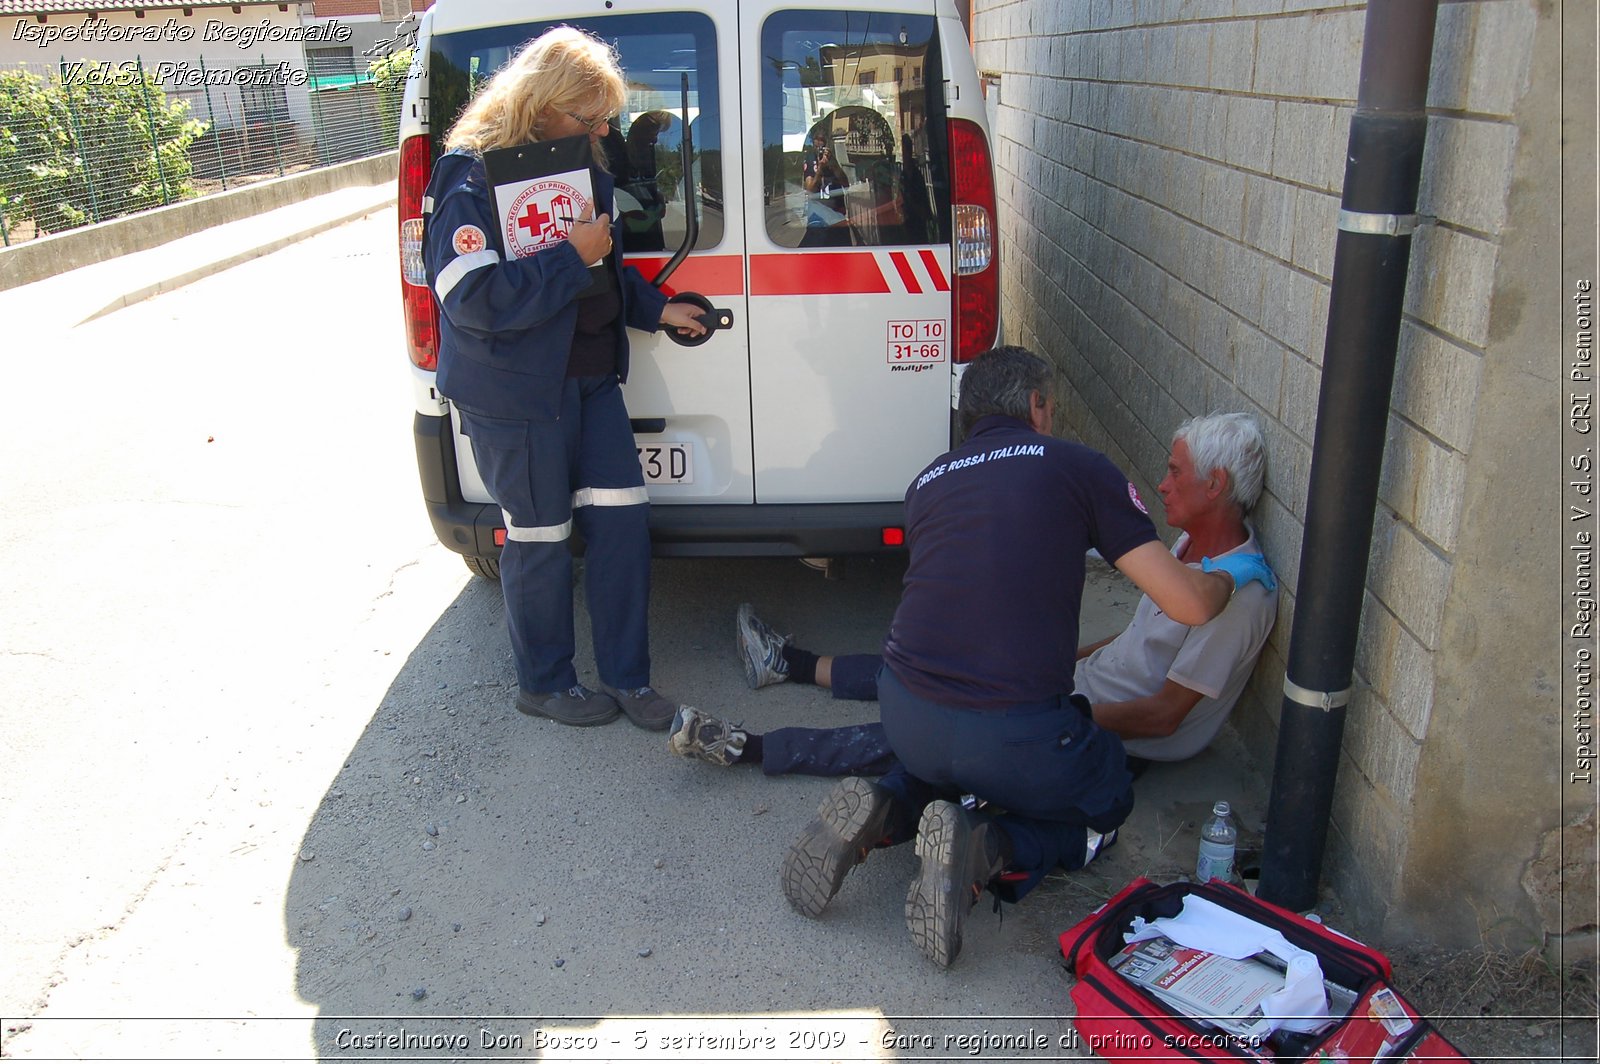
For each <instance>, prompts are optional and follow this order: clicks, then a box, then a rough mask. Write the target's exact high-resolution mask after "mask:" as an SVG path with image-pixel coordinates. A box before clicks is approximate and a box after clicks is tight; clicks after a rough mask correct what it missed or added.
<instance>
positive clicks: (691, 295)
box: [666, 292, 733, 347]
mask: <svg viewBox="0 0 1600 1064" xmlns="http://www.w3.org/2000/svg"><path fill="white" fill-rule="evenodd" d="M667 302H668V303H688V304H689V305H690V306H692V307H694V308H695V309H696V310H698V311H699V312H700V315H699V317H700V324H702V325H704V326H705V327H706V331H705V332H703V333H701V334H700V335H699V336H687V335H685V334H683V333H681V332H679V331H678V330H677V329H668V330H667V331H666V332H667V335H668V336H669V337H671V338H672V342H673V343H675V344H681V345H682V346H684V347H699V346H700V345H701V344H703V343H705V342H706V341H707V340H709V339H711V334H712V333H714V332H716V331H717V330H718V329H731V328H733V311H731V310H723V309H722V308H720V307H714V306H712V305H711V300H709V299H707V298H706V297H705V296H703V295H701V294H700V293H699V292H679V293H678V294H677V295H675V296H673V297H672V298H671V299H669V300H667Z"/></svg>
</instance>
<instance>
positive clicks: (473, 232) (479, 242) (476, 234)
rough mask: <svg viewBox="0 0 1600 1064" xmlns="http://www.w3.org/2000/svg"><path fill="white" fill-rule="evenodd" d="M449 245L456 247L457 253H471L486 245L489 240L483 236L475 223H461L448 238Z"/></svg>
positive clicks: (480, 249)
mask: <svg viewBox="0 0 1600 1064" xmlns="http://www.w3.org/2000/svg"><path fill="white" fill-rule="evenodd" d="M450 246H451V247H453V248H455V249H456V254H457V255H471V254H472V253H473V252H475V251H482V250H483V249H484V248H486V247H488V246H489V242H488V240H487V239H486V238H485V237H484V235H483V230H482V229H479V228H478V227H477V226H475V225H463V226H462V227H461V228H459V229H457V230H456V231H455V235H454V236H452V237H451V238H450Z"/></svg>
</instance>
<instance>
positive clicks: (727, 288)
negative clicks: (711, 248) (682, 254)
mask: <svg viewBox="0 0 1600 1064" xmlns="http://www.w3.org/2000/svg"><path fill="white" fill-rule="evenodd" d="M624 261H626V262H627V264H628V265H629V266H633V267H635V268H637V269H638V271H639V272H640V273H642V274H644V275H645V276H646V277H654V276H655V275H656V274H657V273H659V272H660V270H661V267H663V266H665V265H666V264H667V260H666V258H664V257H662V256H658V255H629V256H627V257H626V259H625V260H624ZM661 290H662V291H663V292H665V293H667V295H669V296H673V295H677V294H678V293H679V292H699V293H700V294H701V295H703V296H740V295H744V259H743V258H742V257H740V256H738V255H693V256H690V257H689V258H687V259H684V260H683V261H682V262H681V263H679V264H678V268H677V269H676V270H674V271H672V278H671V280H670V281H669V282H668V283H667V284H666V285H664V286H662V289H661Z"/></svg>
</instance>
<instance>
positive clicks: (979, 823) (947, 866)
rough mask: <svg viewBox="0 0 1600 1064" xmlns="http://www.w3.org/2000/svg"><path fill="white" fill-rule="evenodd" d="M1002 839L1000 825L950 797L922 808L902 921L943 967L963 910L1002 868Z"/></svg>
mask: <svg viewBox="0 0 1600 1064" xmlns="http://www.w3.org/2000/svg"><path fill="white" fill-rule="evenodd" d="M1004 839H1005V836H1004V834H1003V832H1002V831H1001V829H1000V828H999V827H998V826H996V825H995V824H993V823H991V822H990V821H989V820H987V819H985V818H983V817H981V816H978V815H976V814H973V813H969V812H967V810H965V809H963V808H961V806H959V805H957V804H955V803H954V802H932V803H930V804H929V805H928V806H927V808H925V809H923V810H922V820H921V822H920V823H919V824H918V825H917V858H918V860H920V861H921V862H922V863H921V866H920V867H919V868H918V869H917V875H916V878H915V879H913V880H912V881H911V889H910V890H909V891H907V892H906V927H907V929H909V930H910V932H911V941H913V942H915V943H916V944H917V948H918V949H920V950H921V951H922V952H923V954H924V955H925V956H926V957H927V958H928V959H929V960H931V961H933V962H934V963H935V964H937V965H939V967H941V968H948V967H950V965H951V964H952V963H954V962H955V959H956V956H957V955H958V954H959V953H960V952H961V931H962V928H963V926H964V925H965V924H966V922H967V913H968V912H969V911H970V910H971V909H972V907H973V905H975V904H976V903H977V901H978V898H979V896H980V895H982V894H983V891H984V888H985V887H987V886H988V885H989V883H990V882H991V881H992V880H993V879H994V878H995V877H996V876H998V875H999V874H1000V873H1001V872H1002V871H1003V870H1004V869H1005V864H1006V862H1005V858H1004V856H1003V851H1004V848H1005V846H1004Z"/></svg>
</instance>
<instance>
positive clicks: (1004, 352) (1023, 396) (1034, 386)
mask: <svg viewBox="0 0 1600 1064" xmlns="http://www.w3.org/2000/svg"><path fill="white" fill-rule="evenodd" d="M1054 383H1055V371H1054V370H1053V369H1052V368H1051V366H1050V363H1048V362H1046V361H1045V360H1044V359H1042V358H1040V357H1039V356H1038V355H1036V354H1034V353H1033V352H1032V351H1029V350H1028V349H1027V348H1025V347H1017V346H1015V345H1012V344H1008V345H1006V346H1004V347H996V348H991V349H990V350H988V351H985V352H984V353H983V354H981V355H979V356H978V357H977V358H975V359H973V360H972V362H971V364H970V365H968V366H967V371H966V372H965V373H963V374H962V375H961V398H960V400H959V401H958V402H957V404H956V412H957V414H958V416H959V420H960V422H961V434H962V435H963V436H965V435H966V434H967V433H969V432H971V431H972V426H973V425H975V424H977V423H978V420H979V419H980V418H985V417H988V416H989V415H990V414H1004V415H1006V416H1007V417H1014V418H1017V419H1018V420H1021V421H1028V420H1029V416H1030V413H1031V409H1032V408H1031V405H1030V403H1031V397H1032V395H1033V393H1034V392H1038V393H1039V394H1040V395H1041V396H1043V397H1044V398H1046V399H1048V398H1050V396H1051V395H1052V394H1054Z"/></svg>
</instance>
